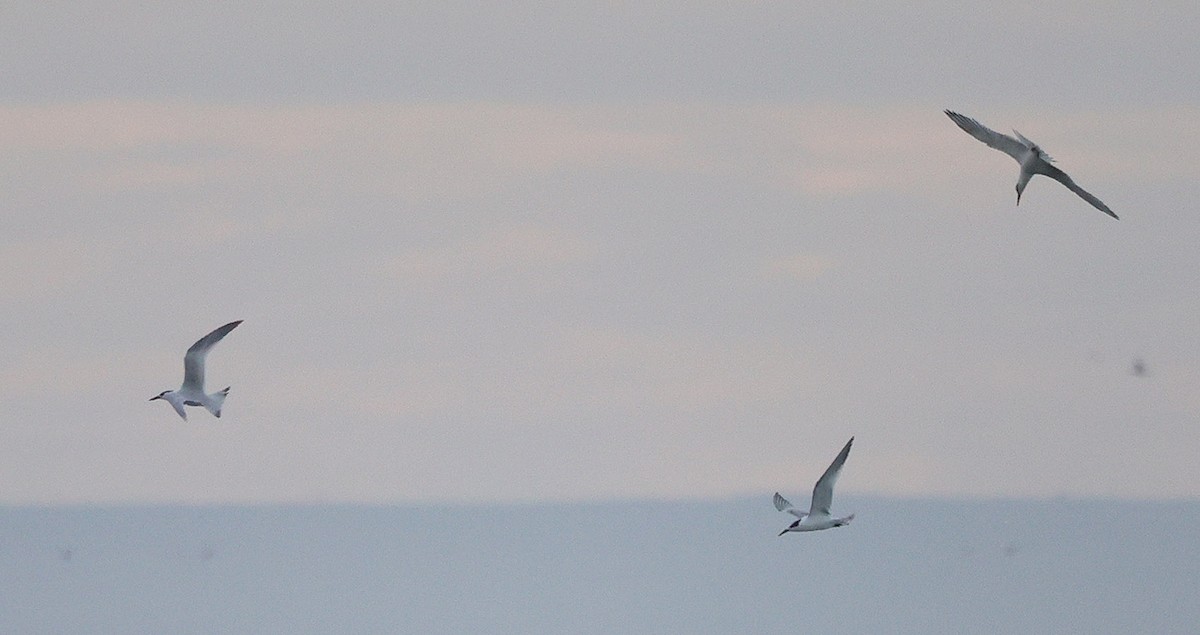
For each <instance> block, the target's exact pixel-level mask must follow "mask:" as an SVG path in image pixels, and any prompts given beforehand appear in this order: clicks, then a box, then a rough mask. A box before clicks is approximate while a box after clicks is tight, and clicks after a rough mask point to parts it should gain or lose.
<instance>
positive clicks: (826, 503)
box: [808, 437, 854, 516]
mask: <svg viewBox="0 0 1200 635" xmlns="http://www.w3.org/2000/svg"><path fill="white" fill-rule="evenodd" d="M853 443H854V437H850V440H849V441H847V442H846V447H844V448H842V451H841V452H838V455H837V458H835V459H834V460H833V463H830V464H829V468H828V469H826V470H825V473H824V474H822V475H821V478H820V479H818V480H817V484H816V485H815V486H814V487H813V493H812V506H811V507H810V508H809V510H808V513H810V514H814V515H816V514H825V515H826V516H828V515H829V507H830V506H831V505H832V504H833V484H834V483H837V479H838V474H841V473H842V465H843V464H845V462H846V457H848V456H850V445H851V444H853Z"/></svg>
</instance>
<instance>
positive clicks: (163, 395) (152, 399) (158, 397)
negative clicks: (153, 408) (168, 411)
mask: <svg viewBox="0 0 1200 635" xmlns="http://www.w3.org/2000/svg"><path fill="white" fill-rule="evenodd" d="M169 392H171V391H169V390H164V391H162V392H160V393H158V394H157V395H154V396H153V397H151V398H150V401H154V400H155V399H162V398H163V397H166V396H167V393H169Z"/></svg>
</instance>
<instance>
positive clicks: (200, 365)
mask: <svg viewBox="0 0 1200 635" xmlns="http://www.w3.org/2000/svg"><path fill="white" fill-rule="evenodd" d="M241 323H242V321H241V320H238V321H236V322H230V323H229V324H226V325H225V326H222V327H221V328H219V329H217V330H215V331H213V332H212V333H209V334H208V335H205V336H204V337H202V338H200V339H198V340H196V343H195V344H192V347H191V348H189V349H188V350H187V355H184V356H183V388H181V389H180V390H185V389H189V388H191V389H195V390H198V391H200V392H204V358H205V356H207V355H208V349H210V348H212V347H213V344H216V343H217V342H220V341H221V338H223V337H225V336H226V335H228V334H229V332H230V331H232V330H233V329H235V328H237V325H239V324H241Z"/></svg>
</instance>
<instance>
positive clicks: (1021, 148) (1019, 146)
mask: <svg viewBox="0 0 1200 635" xmlns="http://www.w3.org/2000/svg"><path fill="white" fill-rule="evenodd" d="M942 112H944V113H946V116H947V117H949V118H950V120H951V121H953V122H954V123H956V124H958V127H959V128H962V129H963V130H965V131H966V132H967V134H969V135H971V136H972V137H975V138H976V139H979V140H980V141H982V142H984V143H986V144H988V146H989V147H992V148H995V149H997V150H999V151H1001V152H1003V153H1004V154H1007V155H1008V156H1010V157H1012V158H1013V159H1016V161H1017V163H1020V162H1021V158H1022V157H1023V155H1024V154H1025V152H1027V151H1028V150H1029V147H1028V146H1026V145H1025V144H1023V143H1021V142H1020V141H1017V140H1016V139H1013V138H1012V137H1010V136H1008V135H1006V134H1000V133H999V132H996V131H995V130H992V129H991V128H988V127H987V126H985V125H983V124H981V123H979V122H978V121H975V120H974V119H972V118H970V117H967V116H965V115H960V114H958V113H956V112H954V111H953V110H944V111H942Z"/></svg>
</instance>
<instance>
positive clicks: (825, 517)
mask: <svg viewBox="0 0 1200 635" xmlns="http://www.w3.org/2000/svg"><path fill="white" fill-rule="evenodd" d="M853 443H854V437H850V440H849V441H847V442H846V446H845V447H843V448H842V451H841V452H838V455H837V458H835V459H833V463H830V464H829V467H828V468H826V470H825V473H824V474H822V475H821V478H819V479H817V484H816V485H814V486H813V493H812V504H810V505H809V508H808V511H806V512H805V511H801V510H799V509H796V508H795V507H794V506H793V505H792V504H791V503H789V502H788V500H787V499H786V498H784V497H783V496H780V495H779V492H775V509H778V510H779V511H781V512H787V513H789V514H791V515H793V516H795V517H796V518H798V519H799V520H797V521H796V522H794V523H792V524H791V525H789V526H788V528H787V529H784V530H783V531H781V532H779V535H780V536H782V535H784V534H786V533H788V532H789V531H818V530H821V529H830V528H833V527H842V526H844V525H849V524H850V521H852V520H854V514H850V515H849V516H842V517H837V516H834V515H832V514H830V513H829V507H830V505H832V504H833V485H834V483H836V482H837V479H838V475H839V474H841V473H842V465H844V464H845V463H846V457H848V456H850V446H851V444H853Z"/></svg>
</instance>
